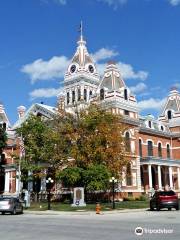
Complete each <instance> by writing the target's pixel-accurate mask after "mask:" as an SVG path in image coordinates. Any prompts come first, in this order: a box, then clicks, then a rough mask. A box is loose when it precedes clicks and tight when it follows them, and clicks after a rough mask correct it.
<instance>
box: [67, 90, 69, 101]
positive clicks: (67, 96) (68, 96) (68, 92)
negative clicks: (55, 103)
mask: <svg viewBox="0 0 180 240" xmlns="http://www.w3.org/2000/svg"><path fill="white" fill-rule="evenodd" d="M67 104H69V92H67Z"/></svg>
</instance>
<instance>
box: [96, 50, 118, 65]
mask: <svg viewBox="0 0 180 240" xmlns="http://www.w3.org/2000/svg"><path fill="white" fill-rule="evenodd" d="M117 55H119V53H118V52H115V51H114V50H111V49H108V48H101V49H99V50H98V51H97V52H95V53H94V54H92V58H93V59H94V60H95V61H96V62H98V61H101V60H105V59H109V58H111V57H115V56H117Z"/></svg>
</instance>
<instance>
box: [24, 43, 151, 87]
mask: <svg viewBox="0 0 180 240" xmlns="http://www.w3.org/2000/svg"><path fill="white" fill-rule="evenodd" d="M117 55H118V52H116V51H114V50H111V49H108V48H101V49H99V50H98V51H96V52H95V53H94V54H92V56H93V57H94V58H95V60H96V61H97V69H98V71H99V73H100V75H103V73H104V70H105V67H106V64H105V63H104V62H101V61H102V60H106V59H109V58H111V57H114V56H117ZM69 63H70V60H69V59H68V58H67V57H66V56H54V57H52V58H51V59H49V60H47V61H46V60H43V59H37V60H35V61H34V62H32V63H29V64H26V65H24V66H23V67H22V68H21V72H23V73H25V74H27V75H29V77H30V79H31V83H35V82H37V81H39V80H53V79H57V78H61V77H63V76H64V74H65V71H66V69H67V67H68V64H69ZM117 65H118V68H119V69H120V72H121V75H122V77H123V78H124V79H140V80H145V79H146V78H147V77H148V72H146V71H142V70H140V71H135V70H134V69H133V67H132V66H131V65H130V64H127V63H123V62H118V63H117Z"/></svg>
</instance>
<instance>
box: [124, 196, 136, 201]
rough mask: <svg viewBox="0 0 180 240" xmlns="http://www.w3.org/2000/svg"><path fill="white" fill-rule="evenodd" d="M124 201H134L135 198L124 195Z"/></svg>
mask: <svg viewBox="0 0 180 240" xmlns="http://www.w3.org/2000/svg"><path fill="white" fill-rule="evenodd" d="M123 200H124V201H135V198H133V197H124V199H123Z"/></svg>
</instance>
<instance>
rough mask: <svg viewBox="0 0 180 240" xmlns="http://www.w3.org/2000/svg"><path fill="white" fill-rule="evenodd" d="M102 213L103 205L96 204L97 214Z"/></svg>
mask: <svg viewBox="0 0 180 240" xmlns="http://www.w3.org/2000/svg"><path fill="white" fill-rule="evenodd" d="M100 211H101V205H100V204H99V203H96V214H100Z"/></svg>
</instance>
